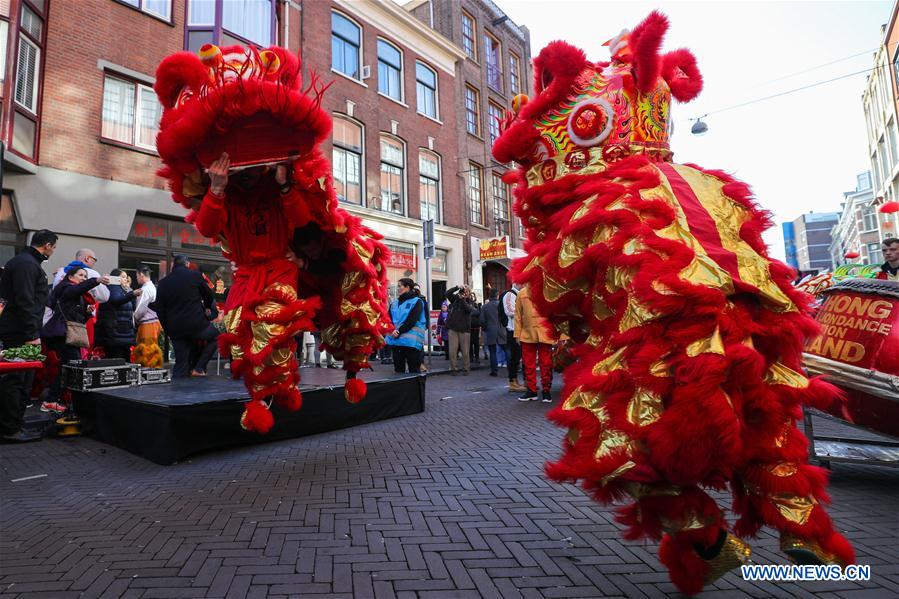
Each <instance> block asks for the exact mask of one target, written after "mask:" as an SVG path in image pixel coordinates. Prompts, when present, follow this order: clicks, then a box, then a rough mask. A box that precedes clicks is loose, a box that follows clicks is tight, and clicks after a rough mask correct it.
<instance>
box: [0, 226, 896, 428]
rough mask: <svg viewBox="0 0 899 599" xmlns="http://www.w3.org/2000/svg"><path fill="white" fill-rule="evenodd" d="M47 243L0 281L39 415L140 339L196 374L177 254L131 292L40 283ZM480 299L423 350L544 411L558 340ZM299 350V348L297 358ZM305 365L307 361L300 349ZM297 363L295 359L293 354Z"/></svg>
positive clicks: (86, 259)
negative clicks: (41, 387)
mask: <svg viewBox="0 0 899 599" xmlns="http://www.w3.org/2000/svg"><path fill="white" fill-rule="evenodd" d="M56 242H57V236H56V235H55V234H54V233H53V232H51V231H47V230H41V231H37V232H36V233H35V234H34V235H33V236H32V238H31V243H30V245H29V247H27V248H25V250H24V251H22V252H20V253H19V254H18V255H16V256H15V257H14V258H12V259H10V260H9V262H7V263H6V265H5V267H4V269H3V271H2V276H0V298H2V301H0V310H2V311H0V343H2V347H4V348H12V347H20V346H23V345H40V346H41V347H42V348H43V351H44V353H45V354H53V355H55V357H56V359H57V360H58V363H59V366H60V367H59V368H57V369H56V370H55V374H54V375H53V376H52V377H50V379H49V380H48V381H46V382H47V384H46V390H45V394H44V395H43V396H42V398H41V399H42V402H41V410H42V411H45V412H62V411H65V409H66V405H65V403H64V402H62V401H61V398H62V382H61V371H62V369H61V366H62V365H64V364H67V363H70V362H73V361H77V360H82V359H85V358H88V357H106V358H120V359H124V360H130V359H131V358H132V347H134V346H135V344H139V343H141V342H142V341H147V340H149V341H150V342H151V343H153V344H155V343H156V341H157V339H158V338H159V334H160V331H165V334H166V335H167V337H168V339H169V341H170V342H171V345H172V347H173V350H174V358H175V362H174V366H173V372H172V375H173V376H174V377H176V378H181V377H203V376H205V375H206V370H207V366H208V364H209V361H210V360H211V359H212V357H213V355H214V354H215V351H216V347H217V344H216V339H217V337H218V335H219V328H217V327H216V326H215V324H214V323H215V321H216V319H217V316H218V311H217V307H216V301H215V297H214V295H213V291H212V289H211V288H210V285H209V284H208V282H207V280H206V279H205V278H204V277H203V275H202V274H201V273H200V272H199V271H198V270H195V269H192V268H191V263H190V260H189V259H188V258H187V257H186V256H183V255H179V256H175V258H174V261H173V267H172V270H171V272H170V273H169V274H168V275H167V276H166V277H165V278H163V279H162V280H161V281H160V282H159V284H158V287H157V285H155V284H154V283H153V281H152V278H151V273H150V270H149V269H148V268H147V267H145V266H141V267H138V268H137V270H136V272H135V279H136V285H132V281H131V278H130V276H129V275H128V273H127V272H125V271H124V270H122V269H120V268H114V269H112V270H110V271H109V274H104V275H101V274H100V272H99V271H97V270H95V268H94V267H95V266H96V264H97V263H98V258H97V255H96V253H95V252H94V251H93V250H91V249H87V248H85V249H81V250H78V252H76V254H75V256H74V260H72V261H71V262H69V263H68V264H67V265H66V266H65V267H62V268H60V269H58V270H57V271H56V272H55V273H54V276H53V279H52V282H51V283H48V281H47V276H46V274H45V272H44V270H43V267H42V263H43V262H44V261H45V260H47V259H49V258H50V257H51V256H52V255H53V252H54V250H55V249H56ZM883 246H884V248H883V249H884V254H885V257H886V262H885V263H884V265H883V267H882V269H881V270H882V272H881V273H880V274H879V276H878V278H882V279H894V280H895V278H896V276H897V275H896V270H897V268H899V240H897V239H893V238H890V239H887V240H885V241H884V244H883ZM397 293H398V297H397V299H396V300H395V301H394V302H392V304H391V306H390V318H391V321H392V322H391V325H392V331H391V332H390V333H389V334H388V335H387V337H386V339H385V341H386V350H387V351H388V352H389V354H390V356H391V359H392V362H393V365H394V370H395V371H396V372H397V373H414V374H417V373H420V372H423V371H425V370H426V368H425V366H424V364H423V356H424V348H425V346H426V345H427V338H426V337H427V330H428V327H429V325H430V310H429V308H428V300H427V298H426V297H425V296H424V295H423V294H422V293H421V290H420V288H419V287H418V285H417V284H416V283H415V281H413V280H412V279H409V278H403V279H400V280H399V281H398V282H397ZM486 295H487V298H486V299H487V301H486V302H484V303H483V304H479V303H478V302H477V297H476V296H475V294H474V293H473V292H472V290H471V289H470V288H469V287H468V286H466V285H462V286H456V287H452V288H451V289H449V290H448V291H447V293H446V297H445V299H444V301H443V302H442V304H441V310H440V313H439V315H438V317H437V323H436V325H437V326H436V340H435V341H436V345H438V346H442V348H443V350H444V353H445V355H446V358H447V359H448V360H449V365H450V370H451V372H452V374H453V375H458V374H462V375H463V376H467V375H468V374H469V371H470V369H471V364H472V362H478V361H479V360H480V358H481V354H482V351H483V352H484V354H486V355H485V359H486V360H489V368H490V376H499V369H500V368H505V369H506V372H507V375H508V381H509V382H508V390H509V391H510V392H513V393H521V395H520V396H519V397H518V399H519V400H520V401H535V400H537V399H541V400H542V401H544V402H547V403H549V402H552V394H551V391H550V389H551V387H552V378H553V358H552V352H553V347H554V345H555V344H556V343H557V342H558V340H557V339H556V338H554V337H553V336H552V335H551V334H550V329H549V328H548V327H546V326H545V325H544V323H543V321H542V319H541V318H540V317H539V316H538V315H537V313H536V311H535V309H534V305H533V303H532V302H531V300H530V297H529V295H528V289H527V288H524V289H519V287H518V286H517V285H512V286H511V287H509V288H508V289H507V290H505V291H503V292H502V293H500V292H499V290H497V289H493V288H488V289H487V294H486ZM317 335H318V334H317V332H313V333H312V338H313V339H314V344H313V347H312V350H313V351H314V360H315V363H314V365H315V366H321V360H322V352H321V351H320V350H319V346H320V345H321V338H320V336H317ZM306 345H307V344H304V343H300V351H301V352H303V351H304V349H307V348H306ZM482 348H483V350H482ZM308 358H309V359H310V361H311V358H312V351H310V352H309V356H308ZM300 361H301V362H304V361H306V360H303V357H302V355H301V357H300ZM309 365H312V364H311V363H310V364H309ZM326 365H327V366H328V367H333V366H334V364H333V361H332V358H331V356H326ZM519 369H520V370H521V371H522V374H523V381H521V382H520V381H519ZM538 373H539V380H538ZM33 379H34V374H33V371H23V372H14V373H11V374H6V375H4V376H0V434H2V436H3V437H4V438H5V439H7V440H23V441H24V440H31V439H33V438H39V435H37V437H35V433H29V432H28V431H26V430H24V429H23V417H24V413H25V409H26V407H27V405H28V404H29V403H30V401H31V396H32V391H33V388H34V387H35V385H34V381H33Z"/></svg>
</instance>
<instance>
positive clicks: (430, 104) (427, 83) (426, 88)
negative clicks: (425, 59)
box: [415, 62, 437, 119]
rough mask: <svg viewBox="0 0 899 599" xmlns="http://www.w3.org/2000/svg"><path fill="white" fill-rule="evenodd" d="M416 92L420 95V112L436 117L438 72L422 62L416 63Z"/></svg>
mask: <svg viewBox="0 0 899 599" xmlns="http://www.w3.org/2000/svg"><path fill="white" fill-rule="evenodd" d="M415 93H416V95H417V97H418V112H420V113H422V114H425V115H427V116H429V117H431V118H432V119H436V118H437V73H436V72H435V71H434V70H433V69H431V68H430V67H428V66H426V65H424V64H422V63H420V62H416V63H415Z"/></svg>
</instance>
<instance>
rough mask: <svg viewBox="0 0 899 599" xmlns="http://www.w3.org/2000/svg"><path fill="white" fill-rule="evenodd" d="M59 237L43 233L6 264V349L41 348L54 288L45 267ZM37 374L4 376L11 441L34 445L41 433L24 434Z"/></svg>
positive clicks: (2, 329) (0, 416)
mask: <svg viewBox="0 0 899 599" xmlns="http://www.w3.org/2000/svg"><path fill="white" fill-rule="evenodd" d="M56 240H57V236H56V234H55V233H53V232H51V231H47V230H46V229H42V230H40V231H38V232H37V233H35V234H34V236H32V238H31V245H30V246H29V247H27V248H25V249H24V250H22V251H21V252H20V253H19V254H18V255H16V256H15V257H14V258H11V259H10V260H9V262H7V263H6V267H5V268H4V270H3V278H2V279H0V299H4V300H6V307H5V308H4V310H3V312H2V313H0V341H2V343H3V347H4V348H7V349H9V348H12V347H19V346H22V345H40V344H41V340H40V330H41V325H42V324H43V316H44V307H45V306H46V305H47V296H48V294H49V292H50V286H49V285H47V273H45V272H44V269H43V268H41V263H43V262H44V260H46V259H47V258H49V257H50V256H51V255H53V250H54V249H56ZM33 380H34V371H31V370H29V371H26V372H16V373H11V374H7V375H5V376H0V434H2V435H3V438H4V439H5V440H7V441H33V440H36V439H40V434H39V433H30V432H26V431H23V430H22V422H23V419H24V417H25V408H26V406H27V405H28V394H29V393H30V391H31V384H32V382H33Z"/></svg>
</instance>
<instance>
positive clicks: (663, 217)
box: [493, 13, 854, 593]
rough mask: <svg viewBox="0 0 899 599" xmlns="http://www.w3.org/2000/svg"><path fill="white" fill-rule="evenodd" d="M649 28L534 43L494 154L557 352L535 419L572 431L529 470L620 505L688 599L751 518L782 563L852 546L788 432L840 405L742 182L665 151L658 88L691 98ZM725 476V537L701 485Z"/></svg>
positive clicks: (521, 278)
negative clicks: (552, 379)
mask: <svg viewBox="0 0 899 599" xmlns="http://www.w3.org/2000/svg"><path fill="white" fill-rule="evenodd" d="M667 27H668V22H667V19H666V18H665V17H664V16H662V15H660V14H658V13H652V14H651V15H650V16H649V17H648V18H647V19H646V20H645V21H644V22H643V23H641V24H640V25H639V26H638V27H637V28H635V29H634V31H633V32H630V33H629V34H628V33H626V32H625V33H623V34H622V35H620V36H619V37H618V38H616V39H615V40H613V41H612V42H611V46H612V47H611V50H612V60H611V61H610V62H603V63H592V62H589V61H588V60H587V59H586V57H585V55H584V53H583V52H582V51H581V50H579V49H577V48H575V47H573V46H570V45H569V44H566V43H564V42H553V43H552V44H550V45H549V46H548V47H547V48H545V49H544V50H543V51H542V52H541V53H540V55H539V56H538V57H537V58H536V59H535V60H534V76H535V81H536V83H535V92H536V95H535V97H534V98H531V99H530V100H528V99H527V98H526V97H517V98H516V99H515V101H514V102H513V109H514V110H515V112H514V114H513V113H510V114H509V115H508V117H507V118H506V120H505V121H504V122H503V123H502V129H503V133H502V135H501V136H500V137H499V139H498V140H497V141H496V144H495V145H494V148H493V153H494V156H495V157H496V159H497V160H499V161H500V162H508V161H513V160H514V161H515V162H517V163H519V164H520V165H521V168H519V169H518V170H517V171H515V176H516V177H517V178H516V183H517V189H516V211H517V213H518V214H519V216H520V217H521V220H522V222H523V223H524V225H525V226H526V227H527V229H528V244H527V247H528V252H529V257H527V258H524V259H521V260H519V261H518V262H517V264H516V266H515V268H514V269H513V270H514V277H515V278H516V279H517V281H518V282H520V283H523V284H527V285H528V286H529V287H530V290H531V292H530V295H531V298H532V300H533V301H534V303H535V305H536V307H537V309H538V311H539V312H540V313H541V314H542V315H543V316H544V317H546V318H547V319H548V320H549V322H550V323H552V325H554V326H555V328H556V329H557V330H558V332H560V333H565V334H568V335H569V336H570V337H571V339H572V345H573V348H574V349H573V354H574V356H573V357H574V358H575V362H574V364H573V365H571V366H569V367H568V368H567V369H566V370H565V389H564V401H563V403H562V404H561V405H560V407H559V408H557V409H555V410H554V411H553V412H552V413H551V414H550V417H551V418H552V419H553V420H555V421H556V422H558V423H559V424H562V425H564V426H567V427H569V428H570V432H569V434H568V437H567V440H566V442H565V451H564V454H563V456H562V457H561V459H560V460H559V461H558V462H556V463H554V464H551V465H550V466H548V468H547V472H548V474H549V475H550V476H551V477H553V478H555V479H557V480H563V481H566V480H568V481H571V480H578V479H579V480H581V481H583V484H584V486H585V488H586V489H588V490H589V491H590V492H591V493H592V495H593V496H594V497H595V498H596V499H597V500H599V501H601V502H611V501H614V500H622V499H625V498H629V499H630V500H631V502H630V504H629V505H627V506H626V507H623V508H621V510H620V512H619V514H620V519H621V521H622V522H623V523H625V524H627V525H628V527H629V528H628V530H627V532H626V537H627V538H629V539H637V538H640V537H649V538H655V539H661V546H660V549H659V557H660V559H661V561H662V562H663V563H664V564H665V566H666V567H667V568H668V569H669V572H670V574H671V578H672V580H673V582H674V583H675V584H676V585H677V587H678V588H679V589H681V590H682V591H684V592H687V593H697V592H699V591H700V590H702V588H703V586H704V584H706V583H708V582H711V581H712V580H714V579H715V578H717V577H718V576H720V575H721V574H723V573H724V572H726V571H727V570H729V569H731V568H734V567H736V566H738V565H739V564H741V563H746V562H747V560H748V557H749V552H750V549H749V546H748V545H746V544H745V543H744V542H743V541H742V540H741V539H739V538H738V537H746V536H752V535H754V534H755V533H756V532H757V531H758V530H759V529H760V528H761V527H762V526H763V525H769V526H773V527H775V528H777V529H778V530H779V531H780V533H781V546H782V549H783V550H784V551H785V552H786V553H787V554H788V555H789V556H790V557H791V558H793V559H794V560H795V561H798V562H800V563H837V564H843V565H845V564H848V563H851V562H852V561H853V560H854V553H853V551H852V548H851V546H850V545H849V543H848V542H847V541H846V539H845V538H843V537H842V536H841V535H840V534H839V533H837V532H836V531H835V530H834V528H833V525H832V523H831V520H830V518H829V517H828V516H827V514H826V513H825V511H824V508H823V507H822V505H821V504H822V503H824V502H826V501H827V499H828V498H827V494H826V491H825V485H826V475H825V473H824V472H823V471H822V470H821V469H819V468H816V467H813V466H810V465H809V464H808V463H807V441H806V439H805V437H804V436H803V434H802V433H801V432H800V431H799V430H798V429H797V427H796V422H797V420H798V419H799V418H801V407H802V405H804V404H805V405H818V406H823V405H828V404H830V403H831V402H833V401H836V400H837V397H838V395H837V393H836V391H835V389H834V388H833V387H831V386H830V385H828V384H826V383H824V382H823V381H821V380H815V379H812V380H809V379H807V378H806V377H805V376H803V375H802V374H800V372H801V352H802V347H803V342H804V340H805V339H806V338H808V337H810V336H812V335H814V334H815V333H816V325H815V323H814V321H813V320H812V319H811V318H809V317H808V316H807V314H806V305H807V301H808V298H807V296H805V295H804V294H801V293H799V292H797V291H795V290H794V289H793V288H792V286H791V284H790V283H791V279H792V274H791V271H790V269H789V268H788V267H787V266H785V265H784V264H782V263H780V262H777V261H775V260H772V259H770V258H769V257H768V253H767V249H766V247H765V244H764V243H763V241H762V238H761V234H762V231H763V230H764V229H765V228H767V227H768V226H770V221H769V219H768V216H767V215H766V213H764V212H762V211H761V210H760V209H759V208H758V206H757V205H756V204H755V202H754V201H753V199H752V197H751V193H750V191H749V188H748V187H747V186H746V185H745V184H743V183H741V182H739V181H736V180H734V179H732V178H731V177H729V176H728V175H726V174H725V173H723V172H720V171H709V170H704V169H702V168H699V167H696V166H688V165H678V164H673V163H672V162H671V152H670V150H669V149H668V125H669V121H668V118H669V106H670V101H671V96H674V98H676V99H678V100H680V101H689V100H691V99H693V98H694V97H695V96H696V95H697V94H698V93H699V91H700V89H701V87H702V79H701V77H700V74H699V71H698V69H697V68H696V63H695V59H694V57H693V55H692V54H691V53H690V52H688V51H687V50H677V51H674V52H670V53H667V54H664V55H661V54H660V53H659V49H660V47H661V41H662V36H663V35H664V32H665V31H666V30H667ZM728 486H729V487H730V490H731V492H732V493H733V511H734V512H735V513H736V514H737V515H738V516H739V519H738V520H737V522H736V524H735V525H734V526H733V528H732V529H731V527H730V526H729V524H728V523H727V522H726V520H725V518H724V515H723V513H722V510H721V509H720V508H719V507H718V505H717V504H716V503H715V501H714V500H713V499H712V498H711V497H710V496H709V495H708V494H707V493H706V491H705V490H704V488H713V489H725V488H727V487H728ZM730 530H733V533H731V532H729V531H730Z"/></svg>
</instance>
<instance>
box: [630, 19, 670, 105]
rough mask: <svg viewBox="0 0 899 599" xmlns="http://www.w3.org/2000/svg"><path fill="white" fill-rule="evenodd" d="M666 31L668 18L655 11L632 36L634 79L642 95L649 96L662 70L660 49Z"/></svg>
mask: <svg viewBox="0 0 899 599" xmlns="http://www.w3.org/2000/svg"><path fill="white" fill-rule="evenodd" d="M666 31H668V17H666V16H665V15H663V14H662V13H660V12H659V11H657V10H654V11H652V12H651V13H649V15H648V16H647V17H646V18H645V19H643V22H641V23H640V24H639V25H637V26H636V27H634V30H633V31H632V32H631V34H630V41H629V46H630V48H631V51H632V52H633V54H634V56H633V65H634V69H633V70H634V79H635V83H636V85H637V89H638V90H639V91H640V92H641V93H644V94H648V93H649V92H651V91H652V90H653V88H655V85H656V81H657V80H658V78H659V72H660V70H661V60H660V58H659V49H660V48H661V47H662V38H663V37H664V36H665V32H666Z"/></svg>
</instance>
